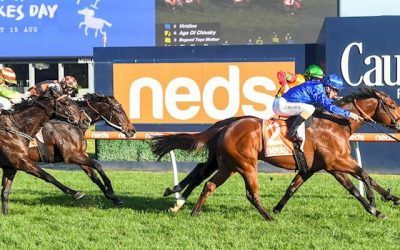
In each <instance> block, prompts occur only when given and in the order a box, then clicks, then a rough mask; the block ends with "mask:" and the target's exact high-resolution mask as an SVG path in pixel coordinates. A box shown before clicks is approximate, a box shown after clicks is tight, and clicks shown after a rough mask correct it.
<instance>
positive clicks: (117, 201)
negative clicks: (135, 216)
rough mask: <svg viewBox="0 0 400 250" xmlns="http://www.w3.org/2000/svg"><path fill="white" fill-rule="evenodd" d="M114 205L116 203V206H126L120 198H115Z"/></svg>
mask: <svg viewBox="0 0 400 250" xmlns="http://www.w3.org/2000/svg"><path fill="white" fill-rule="evenodd" d="M113 203H114V205H117V206H118V205H122V204H124V201H123V200H121V199H119V198H114V199H113Z"/></svg>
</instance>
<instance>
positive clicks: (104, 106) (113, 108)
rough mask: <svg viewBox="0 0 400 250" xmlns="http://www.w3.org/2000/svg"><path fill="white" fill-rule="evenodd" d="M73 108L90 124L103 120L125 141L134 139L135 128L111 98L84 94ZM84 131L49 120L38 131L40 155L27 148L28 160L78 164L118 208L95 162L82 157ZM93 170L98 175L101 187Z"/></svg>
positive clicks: (84, 147) (110, 186) (118, 200)
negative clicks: (42, 147)
mask: <svg viewBox="0 0 400 250" xmlns="http://www.w3.org/2000/svg"><path fill="white" fill-rule="evenodd" d="M77 104H78V106H80V107H81V108H82V109H83V110H84V111H85V113H86V114H87V115H88V116H89V117H90V119H91V124H94V123H96V122H98V121H100V120H104V121H106V122H107V123H108V124H110V126H112V127H114V128H115V129H117V130H119V131H120V132H122V133H124V134H125V136H126V137H132V136H134V134H135V132H136V130H135V128H134V127H133V125H132V123H131V122H130V121H129V118H128V117H127V115H126V113H125V111H124V110H123V108H122V106H121V104H120V103H119V102H118V101H117V100H116V99H115V98H114V97H112V96H111V97H107V96H104V95H101V94H87V95H85V96H84V97H83V99H82V100H79V101H77ZM85 131H86V130H82V129H80V128H78V127H76V126H73V125H71V124H69V123H66V122H62V121H58V120H51V121H49V122H48V123H46V124H45V125H44V127H43V129H42V136H43V141H44V144H45V149H44V150H43V151H44V153H41V152H40V150H39V147H31V148H29V157H30V158H31V159H32V160H33V161H41V158H43V157H44V158H45V159H46V160H47V161H48V162H66V163H75V164H78V165H79V166H80V167H81V168H82V170H83V171H85V173H86V174H87V175H88V176H89V178H90V179H91V180H92V181H93V182H94V183H95V184H97V186H98V187H99V188H100V190H101V191H102V192H103V193H104V195H105V196H106V197H107V198H108V199H110V200H112V201H113V202H114V204H115V205H120V204H122V203H123V202H122V200H120V199H119V198H117V197H116V196H115V194H114V190H113V187H112V184H111V181H110V179H109V178H108V177H107V175H106V174H105V172H104V170H103V168H102V166H101V164H100V163H99V162H98V161H97V160H95V159H91V158H89V156H88V154H87V153H86V141H85ZM42 154H44V155H45V156H43V155H42ZM41 156H42V157H41ZM42 160H43V159H42ZM94 169H95V170H96V171H97V172H98V173H99V174H100V176H101V178H102V180H103V182H104V184H103V182H101V180H100V179H99V178H98V176H97V174H96V172H95V171H94Z"/></svg>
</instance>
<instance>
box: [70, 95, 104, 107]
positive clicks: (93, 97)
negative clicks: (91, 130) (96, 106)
mask: <svg viewBox="0 0 400 250" xmlns="http://www.w3.org/2000/svg"><path fill="white" fill-rule="evenodd" d="M107 98H108V97H107V96H105V95H103V94H99V93H88V94H85V95H84V96H83V97H82V98H79V99H78V100H76V102H77V103H78V105H79V106H81V105H82V104H84V103H85V102H86V101H90V102H105V101H107Z"/></svg>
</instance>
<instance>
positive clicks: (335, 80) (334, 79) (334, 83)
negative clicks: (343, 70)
mask: <svg viewBox="0 0 400 250" xmlns="http://www.w3.org/2000/svg"><path fill="white" fill-rule="evenodd" d="M321 83H322V84H323V85H324V86H329V87H331V88H334V89H337V90H342V89H344V84H343V80H342V78H341V77H340V76H338V75H336V74H329V75H326V76H325V77H324V78H323V79H322V81H321Z"/></svg>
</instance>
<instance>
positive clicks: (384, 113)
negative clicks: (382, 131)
mask: <svg viewBox="0 0 400 250" xmlns="http://www.w3.org/2000/svg"><path fill="white" fill-rule="evenodd" d="M343 101H344V102H346V101H347V102H350V101H351V102H352V103H353V105H354V107H355V109H356V111H358V112H359V113H360V115H361V116H362V117H363V118H364V119H365V120H367V121H374V122H377V123H379V124H381V125H383V126H385V127H389V128H392V129H396V130H397V131H400V107H399V105H398V104H397V103H396V102H395V101H394V100H393V99H392V98H391V97H390V96H389V95H388V94H386V93H384V92H382V91H379V90H374V89H370V88H367V89H362V90H361V92H360V93H356V94H353V95H352V96H350V98H349V97H345V98H344V100H343ZM343 101H342V102H343Z"/></svg>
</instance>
